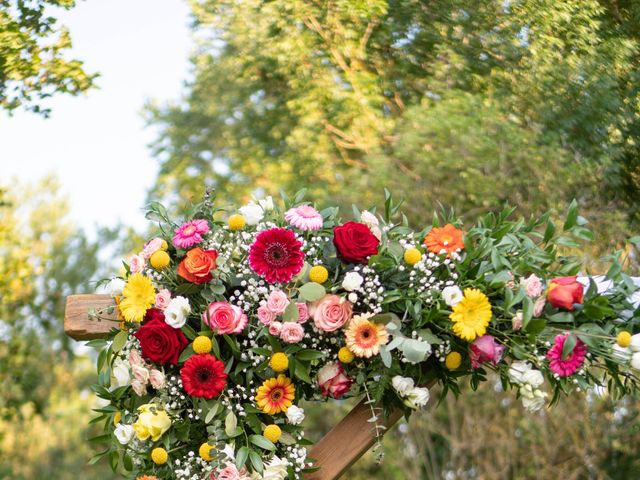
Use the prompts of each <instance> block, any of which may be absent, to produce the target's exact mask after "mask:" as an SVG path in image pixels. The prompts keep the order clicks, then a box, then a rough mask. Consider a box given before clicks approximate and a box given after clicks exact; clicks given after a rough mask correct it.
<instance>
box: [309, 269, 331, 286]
mask: <svg viewBox="0 0 640 480" xmlns="http://www.w3.org/2000/svg"><path fill="white" fill-rule="evenodd" d="M328 278H329V270H327V269H326V268H324V267H323V266H322V265H316V266H315V267H311V270H309V280H311V281H312V282H316V283H324V282H326V281H327V279H328Z"/></svg>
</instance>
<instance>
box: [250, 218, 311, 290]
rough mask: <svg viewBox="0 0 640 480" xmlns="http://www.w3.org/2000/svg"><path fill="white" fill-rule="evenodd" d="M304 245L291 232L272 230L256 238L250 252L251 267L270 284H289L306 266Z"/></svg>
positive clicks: (280, 229)
mask: <svg viewBox="0 0 640 480" xmlns="http://www.w3.org/2000/svg"><path fill="white" fill-rule="evenodd" d="M301 248H302V243H300V242H299V241H298V240H296V236H295V235H294V233H293V232H292V231H291V230H287V229H286V228H271V229H269V230H264V231H262V232H260V233H259V234H258V235H257V236H256V240H255V242H253V244H251V248H250V250H249V265H250V266H251V269H252V270H253V271H254V272H256V273H257V274H258V275H260V276H261V277H263V278H264V279H265V280H266V281H267V282H269V283H280V282H288V281H289V280H291V278H293V276H294V275H297V274H298V273H300V270H302V267H303V265H304V253H303V252H302V250H301Z"/></svg>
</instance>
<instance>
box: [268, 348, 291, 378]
mask: <svg viewBox="0 0 640 480" xmlns="http://www.w3.org/2000/svg"><path fill="white" fill-rule="evenodd" d="M269 366H270V367H271V368H272V370H273V371H274V372H278V373H280V372H284V371H285V370H286V369H287V368H289V357H287V355H286V354H285V353H282V352H277V353H274V354H273V355H272V356H271V360H269Z"/></svg>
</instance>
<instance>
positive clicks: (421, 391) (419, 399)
mask: <svg viewBox="0 0 640 480" xmlns="http://www.w3.org/2000/svg"><path fill="white" fill-rule="evenodd" d="M428 401H429V390H428V389H427V388H419V387H416V388H414V389H413V390H411V391H410V392H409V395H408V396H407V398H406V399H405V400H404V404H405V405H406V406H407V407H409V408H413V409H414V410H416V409H418V408H420V407H424V406H425V405H426V404H427V402H428Z"/></svg>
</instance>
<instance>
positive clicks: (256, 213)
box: [239, 202, 264, 225]
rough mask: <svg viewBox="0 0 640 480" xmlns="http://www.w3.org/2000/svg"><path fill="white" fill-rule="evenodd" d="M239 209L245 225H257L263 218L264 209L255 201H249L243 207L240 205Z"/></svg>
mask: <svg viewBox="0 0 640 480" xmlns="http://www.w3.org/2000/svg"><path fill="white" fill-rule="evenodd" d="M239 210H240V213H241V214H242V216H243V217H244V219H245V221H246V222H247V225H257V224H258V222H260V220H262V219H263V218H264V210H262V207H261V206H260V205H258V204H257V203H253V202H252V203H249V204H247V205H245V206H244V207H240V209H239Z"/></svg>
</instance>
